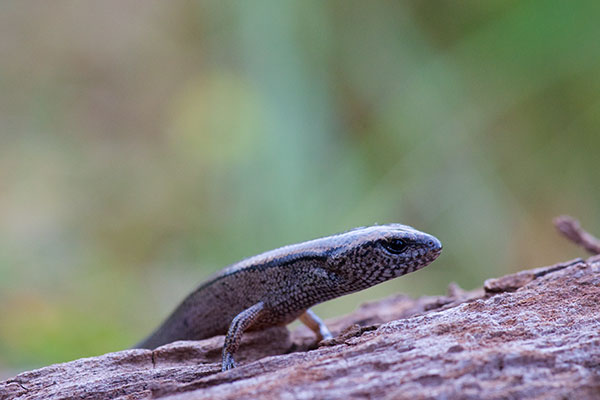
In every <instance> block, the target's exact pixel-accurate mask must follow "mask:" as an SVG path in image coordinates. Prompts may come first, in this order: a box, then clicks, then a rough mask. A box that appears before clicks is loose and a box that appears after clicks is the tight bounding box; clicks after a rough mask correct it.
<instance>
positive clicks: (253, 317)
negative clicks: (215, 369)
mask: <svg viewBox="0 0 600 400" xmlns="http://www.w3.org/2000/svg"><path fill="white" fill-rule="evenodd" d="M264 312H265V304H264V303H263V302H262V301H261V302H258V303H256V304H255V305H253V306H252V307H250V308H247V309H245V310H244V311H242V312H241V313H239V314H238V315H236V316H235V318H234V319H233V321H231V325H229V330H228V331H227V336H225V344H224V345H223V364H222V367H221V370H222V371H227V370H230V369H232V368H235V361H234V360H233V355H234V354H235V352H236V351H237V349H238V348H239V347H240V343H241V341H242V336H243V334H244V331H245V330H246V329H248V328H250V327H251V326H252V325H253V324H254V323H255V322H256V321H258V319H259V318H260V317H261V316H262V315H263V314H264Z"/></svg>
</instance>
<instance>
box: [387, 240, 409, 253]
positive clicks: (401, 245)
mask: <svg viewBox="0 0 600 400" xmlns="http://www.w3.org/2000/svg"><path fill="white" fill-rule="evenodd" d="M407 246H408V244H407V243H406V242H405V241H404V240H402V239H390V240H388V241H385V242H383V247H385V249H386V250H387V251H389V252H390V253H392V254H400V253H402V252H403V251H404V250H406V247H407Z"/></svg>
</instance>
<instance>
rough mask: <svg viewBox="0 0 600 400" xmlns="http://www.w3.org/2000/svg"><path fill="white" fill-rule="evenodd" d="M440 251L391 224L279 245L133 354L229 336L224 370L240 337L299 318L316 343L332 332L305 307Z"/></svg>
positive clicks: (181, 311)
mask: <svg viewBox="0 0 600 400" xmlns="http://www.w3.org/2000/svg"><path fill="white" fill-rule="evenodd" d="M441 251H442V244H441V243H440V241H439V240H438V239H436V238H435V237H434V236H431V235H428V234H426V233H423V232H419V231H417V230H416V229H413V228H411V227H409V226H406V225H400V224H389V225H375V226H370V227H364V228H356V229H353V230H351V231H348V232H344V233H340V234H337V235H333V236H328V237H324V238H321V239H315V240H311V241H308V242H303V243H299V244H294V245H290V246H285V247H281V248H279V249H276V250H272V251H268V252H266V253H263V254H260V255H257V256H254V257H250V258H247V259H245V260H242V261H240V262H238V263H236V264H233V265H231V266H229V267H227V268H225V269H223V270H222V271H221V272H220V273H218V274H217V275H215V276H214V277H213V278H212V279H210V280H209V281H208V282H206V283H204V284H203V285H201V286H200V287H199V288H198V289H196V290H195V291H194V292H192V293H191V294H190V295H189V296H188V297H187V298H186V299H185V300H184V301H183V302H182V303H181V304H180V305H179V307H177V309H176V310H175V311H174V312H173V313H172V314H171V316H170V317H169V318H168V319H167V320H166V321H165V322H164V323H163V324H162V325H161V326H160V327H159V328H158V329H157V330H156V331H155V332H154V333H153V334H152V335H150V336H149V337H148V338H147V339H146V340H144V341H142V342H141V343H139V344H138V345H137V346H136V347H137V348H148V349H154V348H156V347H158V346H160V345H163V344H166V343H170V342H173V341H176V340H199V339H205V338H208V337H212V336H215V335H222V334H225V333H227V337H226V340H225V346H224V348H223V370H227V369H230V368H233V367H234V366H235V363H234V360H233V354H234V353H235V351H236V350H237V348H238V346H239V343H240V340H241V338H242V335H243V332H244V331H246V330H248V329H252V330H255V329H263V328H265V327H269V326H273V325H282V324H288V323H290V322H292V321H294V320H295V319H296V318H298V317H300V320H301V321H302V322H304V323H305V324H306V325H307V326H309V327H310V328H311V329H312V330H313V331H315V333H316V334H317V337H318V338H323V337H325V338H327V337H330V336H331V334H330V333H329V331H328V330H327V328H326V327H325V325H324V324H323V323H322V322H321V321H320V320H319V319H318V317H316V315H314V314H313V313H312V312H311V311H310V310H309V308H310V307H312V306H314V305H315V304H318V303H321V302H323V301H326V300H330V299H333V298H335V297H339V296H343V295H345V294H349V293H352V292H356V291H359V290H363V289H367V288H369V287H371V286H374V285H376V284H378V283H382V282H385V281H387V280H390V279H393V278H396V277H399V276H402V275H405V274H408V273H409V272H413V271H416V270H418V269H420V268H423V267H425V266H427V265H429V264H430V263H431V262H432V261H434V260H435V259H436V258H437V257H438V256H439V254H440V253H441Z"/></svg>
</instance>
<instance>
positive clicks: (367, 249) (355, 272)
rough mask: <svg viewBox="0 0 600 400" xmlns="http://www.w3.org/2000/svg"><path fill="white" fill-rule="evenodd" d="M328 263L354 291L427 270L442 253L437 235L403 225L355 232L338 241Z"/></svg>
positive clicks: (344, 234) (346, 233) (391, 225)
mask: <svg viewBox="0 0 600 400" xmlns="http://www.w3.org/2000/svg"><path fill="white" fill-rule="evenodd" d="M336 242H337V243H336V244H337V246H336V249H335V251H333V252H331V253H330V256H329V259H328V264H329V266H330V268H331V270H332V272H334V273H335V274H337V275H338V276H339V277H340V278H341V279H342V281H343V282H345V284H346V285H350V286H352V290H361V289H365V288H367V287H370V286H373V285H376V284H378V283H381V282H384V281H387V280H389V279H393V278H396V277H398V276H401V275H405V274H408V273H409V272H413V271H416V270H418V269H421V268H423V267H426V266H427V265H429V264H430V263H431V262H433V261H434V260H435V259H436V258H437V257H438V256H439V255H440V253H441V252H442V243H441V242H440V241H439V240H438V239H437V238H436V237H434V236H432V235H429V234H427V233H424V232H420V231H418V230H416V229H414V228H412V227H410V226H406V225H400V224H389V225H375V226H370V227H364V228H357V229H353V230H351V231H349V232H345V233H342V234H340V235H338V236H337V238H336Z"/></svg>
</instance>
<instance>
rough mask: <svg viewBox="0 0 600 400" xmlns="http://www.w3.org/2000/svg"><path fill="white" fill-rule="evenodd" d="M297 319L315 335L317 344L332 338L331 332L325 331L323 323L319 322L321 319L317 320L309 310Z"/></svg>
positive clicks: (315, 315) (325, 326)
mask: <svg viewBox="0 0 600 400" xmlns="http://www.w3.org/2000/svg"><path fill="white" fill-rule="evenodd" d="M298 319H299V320H300V322H302V323H303V324H304V325H306V326H307V327H308V328H309V329H310V330H311V331H313V332H314V333H315V335H317V343H318V342H320V341H321V340H323V339H331V338H333V335H331V332H329V329H327V325H325V322H323V320H321V318H319V317H318V316H317V314H315V313H314V312H313V311H312V310H311V309H310V308H309V309H307V310H306V311H304V313H303V314H302V315H301V316H300V317H298Z"/></svg>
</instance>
